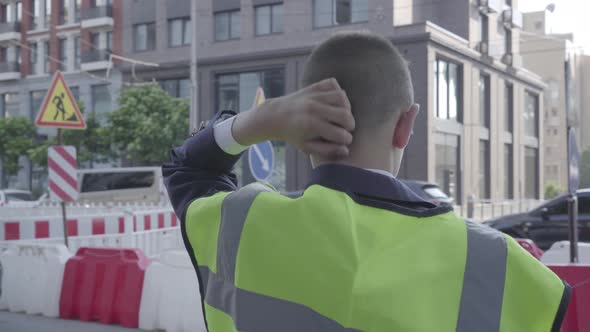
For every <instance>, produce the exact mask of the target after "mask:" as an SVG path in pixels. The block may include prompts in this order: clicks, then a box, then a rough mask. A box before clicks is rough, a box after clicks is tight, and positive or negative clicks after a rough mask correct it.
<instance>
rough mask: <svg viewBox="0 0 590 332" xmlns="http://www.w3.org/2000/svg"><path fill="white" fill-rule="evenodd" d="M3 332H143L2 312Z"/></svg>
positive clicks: (0, 329) (0, 314)
mask: <svg viewBox="0 0 590 332" xmlns="http://www.w3.org/2000/svg"><path fill="white" fill-rule="evenodd" d="M0 331H2V332H40V331H43V332H141V331H143V330H139V329H128V328H124V327H121V326H117V325H102V324H97V323H86V322H80V321H77V320H63V319H58V318H47V317H43V316H33V315H25V314H15V313H12V312H6V311H0Z"/></svg>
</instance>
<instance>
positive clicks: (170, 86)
mask: <svg viewBox="0 0 590 332" xmlns="http://www.w3.org/2000/svg"><path fill="white" fill-rule="evenodd" d="M160 86H161V87H162V89H163V90H164V91H166V92H167V93H168V94H169V95H170V96H172V97H177V98H185V99H188V98H190V93H191V90H190V79H188V78H180V79H169V80H162V81H160Z"/></svg>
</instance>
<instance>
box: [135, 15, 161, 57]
mask: <svg viewBox="0 0 590 332" xmlns="http://www.w3.org/2000/svg"><path fill="white" fill-rule="evenodd" d="M141 26H145V29H146V30H145V38H146V40H145V49H138V48H137V31H138V28H139V27H141ZM150 27H151V29H150ZM150 31H152V32H153V37H154V38H153V41H152V42H151V43H150ZM156 35H157V33H156V22H153V21H152V22H143V23H137V24H134V25H133V52H134V53H141V52H149V51H153V50H155V49H156V45H157V40H156V38H157V36H156Z"/></svg>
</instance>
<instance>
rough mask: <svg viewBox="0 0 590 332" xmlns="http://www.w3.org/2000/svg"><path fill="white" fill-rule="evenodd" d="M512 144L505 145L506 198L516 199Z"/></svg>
mask: <svg viewBox="0 0 590 332" xmlns="http://www.w3.org/2000/svg"><path fill="white" fill-rule="evenodd" d="M512 156H513V152H512V144H504V198H505V199H514V186H513V183H514V159H513V157H512Z"/></svg>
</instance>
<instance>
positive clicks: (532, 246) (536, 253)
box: [515, 239, 545, 259]
mask: <svg viewBox="0 0 590 332" xmlns="http://www.w3.org/2000/svg"><path fill="white" fill-rule="evenodd" d="M515 240H516V242H518V244H520V246H521V247H523V248H524V250H526V251H528V252H529V253H530V254H531V255H533V257H535V258H536V259H541V257H542V256H543V254H544V253H545V252H544V251H543V250H542V249H541V248H539V247H538V246H537V244H536V243H535V242H533V240H530V239H515Z"/></svg>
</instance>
